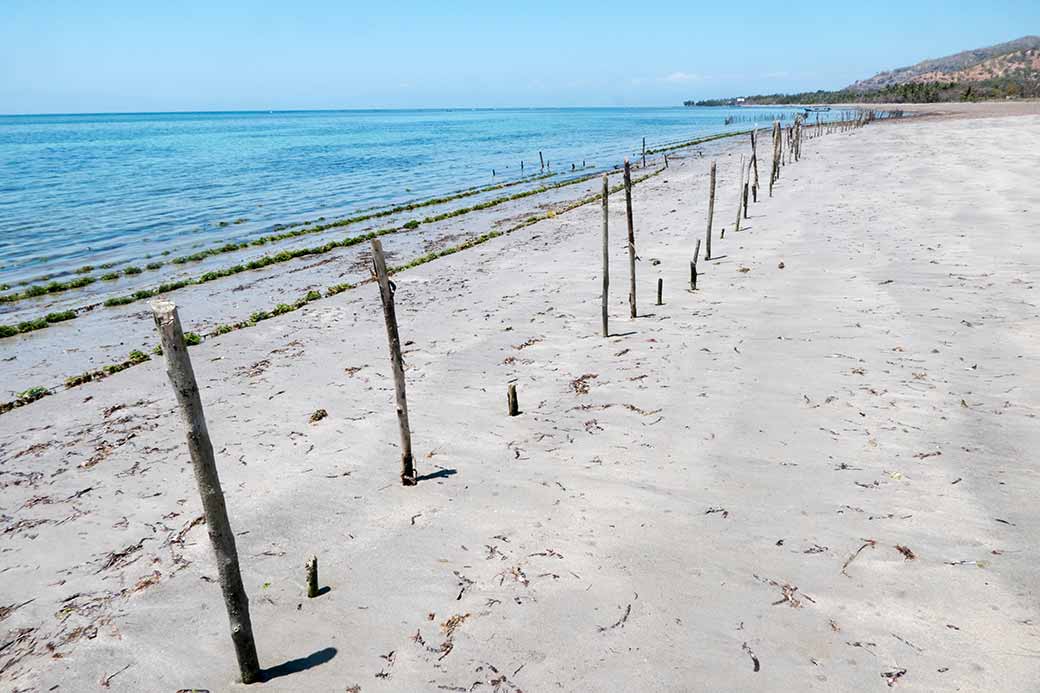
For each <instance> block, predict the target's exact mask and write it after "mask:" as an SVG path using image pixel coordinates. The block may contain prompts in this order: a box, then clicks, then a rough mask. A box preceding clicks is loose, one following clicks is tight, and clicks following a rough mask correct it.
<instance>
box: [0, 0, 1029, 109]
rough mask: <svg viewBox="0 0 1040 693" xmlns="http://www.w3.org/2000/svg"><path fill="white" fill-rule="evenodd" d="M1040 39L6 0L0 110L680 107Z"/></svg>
mask: <svg viewBox="0 0 1040 693" xmlns="http://www.w3.org/2000/svg"><path fill="white" fill-rule="evenodd" d="M1027 34H1040V0H1021V1H1019V0H1008V1H1006V2H1002V1H1000V0H996V1H994V2H978V1H957V0H943V1H938V0H936V1H930V0H929V1H920V2H918V1H915V0H903V1H901V2H889V1H888V0H873V1H871V2H849V3H828V2H804V3H790V2H781V3H778V2H776V0H770V1H768V2H765V1H760V0H740V1H739V2H734V1H730V2H696V1H693V0H681V1H673V0H657V1H655V2H631V1H630V0H629V1H627V2H614V1H613V0H599V1H597V2H587V1H586V0H558V1H557V2H541V1H540V0H527V1H526V2H487V1H485V2H480V3H477V2H453V1H452V0H442V1H440V2H436V1H430V0H426V1H424V2H413V1H411V0H400V1H396V2H394V1H392V0H391V1H390V2H386V3H380V2H371V1H370V0H366V1H365V2H359V1H358V0H284V1H282V2H267V1H266V0H206V1H198V0H177V1H176V2H169V1H167V2H158V1H157V0H75V1H73V0H0V113H6V114H11V113H96V112H135V111H197V110H250V109H262V110H268V109H272V110H278V109H325V108H422V107H429V108H439V107H513V106H516V107H530V106H670V105H680V104H681V103H682V101H683V100H685V99H701V98H717V97H728V96H737V95H742V94H750V93H775V92H793V91H803V90H811V89H835V88H840V87H843V86H846V85H848V84H849V83H851V82H853V81H855V80H856V79H861V78H865V77H869V76H871V75H873V74H874V73H876V72H878V71H881V70H884V69H891V68H895V67H901V66H905V65H910V64H912V63H915V62H917V61H919V60H922V59H925V58H933V57H939V56H942V55H946V54H949V53H955V52H958V51H961V50H966V49H970V48H976V47H980V46H986V45H990V44H993V43H999V42H1003V41H1008V40H1011V39H1014V38H1018V37H1020V36H1023V35H1027Z"/></svg>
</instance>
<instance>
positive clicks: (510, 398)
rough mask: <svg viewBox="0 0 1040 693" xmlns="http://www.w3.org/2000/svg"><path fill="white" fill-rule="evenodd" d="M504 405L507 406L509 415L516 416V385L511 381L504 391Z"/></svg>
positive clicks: (518, 407) (517, 405) (517, 410)
mask: <svg viewBox="0 0 1040 693" xmlns="http://www.w3.org/2000/svg"><path fill="white" fill-rule="evenodd" d="M506 406H507V407H508V408H509V415H510V416H516V415H517V414H519V413H520V405H519V404H518V403H517V400H516V385H515V384H513V383H510V384H509V388H508V390H507V391H506Z"/></svg>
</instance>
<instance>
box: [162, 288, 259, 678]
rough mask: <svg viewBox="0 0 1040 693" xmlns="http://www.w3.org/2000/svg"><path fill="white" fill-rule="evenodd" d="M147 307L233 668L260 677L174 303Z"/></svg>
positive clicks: (245, 601) (217, 480)
mask: <svg viewBox="0 0 1040 693" xmlns="http://www.w3.org/2000/svg"><path fill="white" fill-rule="evenodd" d="M152 313H153V315H154V317H155V326H156V328H158V330H159V337H160V339H161V341H162V349H163V355H164V356H165V357H166V375H167V376H169V378H170V385H172V386H173V391H174V393H176V395H177V403H178V405H179V408H180V414H181V421H183V422H184V427H185V428H186V429H187V437H188V453H189V455H190V456H191V465H192V468H193V469H194V470H195V484H196V485H197V486H198V489H199V496H201V497H202V512H203V516H204V517H205V518H206V530H207V532H208V533H209V540H210V544H212V546H213V553H214V554H215V556H216V559H217V574H218V576H219V578H220V590H221V592H223V594H224V606H225V607H226V608H227V614H228V621H230V623H231V641H232V643H233V644H234V646H235V657H236V659H237V660H238V670H239V672H240V673H241V675H242V683H253V682H255V681H259V680H260V662H259V660H258V659H257V656H256V643H255V642H254V640H253V625H252V621H251V620H250V618H249V598H248V597H247V596H246V590H245V587H244V586H243V585H242V573H241V570H240V569H239V565H238V550H237V549H236V547H235V535H234V533H232V531H231V523H230V521H229V520H228V515H227V507H226V506H225V505H224V491H223V490H222V489H221V487H220V475H219V474H218V473H217V465H216V462H215V460H214V459H213V444H212V443H211V442H210V439H209V430H208V429H207V427H206V416H205V413H204V412H203V410H202V399H201V398H200V397H199V387H198V384H197V383H196V382H195V371H194V370H193V369H192V367H191V359H190V358H189V357H188V348H187V346H186V345H185V343H184V334H183V332H181V321H180V317H179V316H178V315H177V306H175V305H174V304H173V303H171V302H169V301H162V300H160V301H156V302H154V303H153V304H152Z"/></svg>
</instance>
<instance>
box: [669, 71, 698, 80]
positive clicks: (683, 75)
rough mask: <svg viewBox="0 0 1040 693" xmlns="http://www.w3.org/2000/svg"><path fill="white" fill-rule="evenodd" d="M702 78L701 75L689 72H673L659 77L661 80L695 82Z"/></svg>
mask: <svg viewBox="0 0 1040 693" xmlns="http://www.w3.org/2000/svg"><path fill="white" fill-rule="evenodd" d="M701 79H704V77H702V76H701V75H698V74H696V73H690V72H673V73H672V74H670V75H667V76H665V77H662V78H661V81H662V82H695V81H698V80H701Z"/></svg>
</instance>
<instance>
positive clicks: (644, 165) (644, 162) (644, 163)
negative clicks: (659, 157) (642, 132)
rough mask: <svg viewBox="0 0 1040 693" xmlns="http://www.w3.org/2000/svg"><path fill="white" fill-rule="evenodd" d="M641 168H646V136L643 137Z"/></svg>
mask: <svg viewBox="0 0 1040 693" xmlns="http://www.w3.org/2000/svg"><path fill="white" fill-rule="evenodd" d="M643 168H646V138H645V137H644V138H643Z"/></svg>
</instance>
